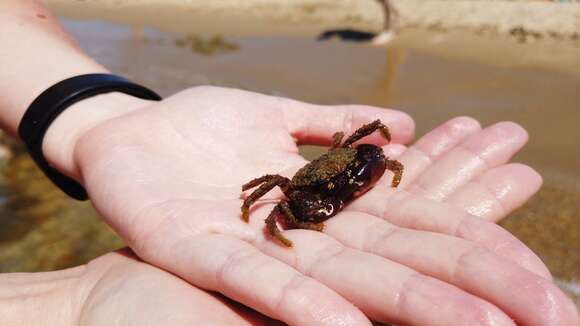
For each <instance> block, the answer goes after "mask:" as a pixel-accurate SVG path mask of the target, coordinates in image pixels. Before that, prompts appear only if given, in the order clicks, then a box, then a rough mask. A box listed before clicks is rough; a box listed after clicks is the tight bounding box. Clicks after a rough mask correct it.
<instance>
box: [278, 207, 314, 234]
mask: <svg viewBox="0 0 580 326" xmlns="http://www.w3.org/2000/svg"><path fill="white" fill-rule="evenodd" d="M278 205H279V206H280V210H281V211H282V214H284V216H285V217H286V221H287V223H288V226H290V227H292V228H295V229H305V230H314V231H318V232H322V230H324V223H310V222H302V221H300V220H298V219H297V218H296V216H294V214H293V213H292V211H291V210H290V206H289V205H288V203H287V202H285V201H283V202H280V204H278Z"/></svg>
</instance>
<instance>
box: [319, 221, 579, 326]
mask: <svg viewBox="0 0 580 326" xmlns="http://www.w3.org/2000/svg"><path fill="white" fill-rule="evenodd" d="M325 233H326V234H329V235H330V236H332V237H333V238H335V239H337V240H338V241H340V242H341V243H342V244H344V245H345V246H347V247H350V248H353V249H357V250H361V251H364V252H368V253H372V254H375V255H378V256H381V257H384V258H386V259H389V260H391V261H394V262H397V263H400V264H401V265H404V266H408V267H410V268H412V269H414V270H416V271H417V272H420V273H422V274H424V275H428V276H431V277H434V278H437V279H439V280H442V281H444V282H447V283H450V284H453V285H455V286H457V287H459V288H461V289H464V290H467V291H469V292H470V293H471V294H473V295H475V296H477V297H480V298H482V299H485V300H487V301H489V302H491V303H492V304H494V305H496V306H498V307H499V308H501V309H502V310H503V311H504V312H507V313H509V315H510V317H512V318H513V319H515V320H517V321H518V322H519V323H521V324H525V325H548V324H550V323H551V322H552V320H551V318H552V317H551V316H550V311H548V310H547V309H546V307H553V308H555V309H558V310H560V311H559V313H562V314H563V315H565V314H566V311H565V308H566V307H567V306H568V302H567V301H568V300H567V299H566V297H565V296H564V295H563V293H562V292H561V291H560V290H559V289H558V288H557V287H556V286H555V285H554V284H553V283H552V282H550V281H549V280H546V279H544V278H542V277H540V276H538V275H536V274H534V273H531V272H529V271H528V270H525V269H523V268H521V267H520V266H518V265H517V264H515V263H514V262H512V261H510V260H508V259H505V258H501V257H499V256H497V255H496V254H494V253H492V252H491V251H489V250H487V249H486V248H484V247H482V246H480V245H477V244H475V243H473V242H470V241H466V240H463V239H459V238H455V237H451V236H446V235H442V234H437V233H432V232H423V231H415V230H409V229H404V228H399V227H396V226H394V225H392V224H389V223H387V222H385V221H383V220H382V219H379V218H377V217H374V216H371V215H368V214H363V213H354V212H345V213H343V214H339V215H337V216H336V217H334V218H333V219H331V220H329V221H328V222H327V223H326V228H325ZM487 284H493V286H487ZM506 293H509V295H506ZM554 298H555V299H556V301H557V302H552V300H554Z"/></svg>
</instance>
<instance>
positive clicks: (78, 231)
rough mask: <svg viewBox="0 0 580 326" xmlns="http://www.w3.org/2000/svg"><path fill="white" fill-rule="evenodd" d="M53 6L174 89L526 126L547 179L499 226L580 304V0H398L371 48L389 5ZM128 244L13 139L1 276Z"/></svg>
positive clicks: (120, 65) (101, 45) (83, 39)
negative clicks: (210, 88) (385, 36)
mask: <svg viewBox="0 0 580 326" xmlns="http://www.w3.org/2000/svg"><path fill="white" fill-rule="evenodd" d="M46 2H47V3H48V4H49V5H50V7H51V8H52V9H53V10H54V11H55V12H56V13H57V14H58V15H59V16H60V17H61V20H62V22H63V24H64V26H65V28H66V29H67V30H68V31H69V32H70V33H72V35H73V36H74V37H75V38H76V40H77V41H78V42H79V43H80V45H81V47H82V48H83V49H85V50H86V51H87V52H88V53H89V54H90V55H91V56H92V57H94V58H96V59H97V60H98V61H99V62H101V63H102V64H104V65H105V66H107V67H108V68H109V69H111V70H112V71H113V72H115V73H118V74H121V75H125V76H128V77H130V78H132V79H134V80H136V81H137V82H139V83H142V84H144V85H146V86H148V87H151V88H152V89H154V90H156V91H158V92H160V93H161V94H163V95H169V94H171V93H173V92H176V91H178V90H181V89H183V88H186V87H190V86H196V85H216V86H226V87H236V88H241V89H246V90H251V91H256V92H261V93H266V94H274V95H278V96H286V97H291V98H296V99H299V100H303V101H309V102H314V103H320V104H345V103H361V104H370V105H376V106H383V107H391V108H396V109H399V110H403V111H405V112H408V113H409V114H411V115H412V116H413V117H414V118H415V120H416V122H417V127H418V129H417V135H418V136H420V135H422V134H423V133H425V132H426V131H428V130H430V129H431V128H433V127H435V126H436V125H438V124H440V123H442V122H444V121H446V120H448V119H449V118H451V117H454V116H457V115H470V116H473V117H475V118H477V119H479V120H480V121H481V122H482V123H483V124H484V125H487V124H491V123H494V122H497V121H501V120H512V121H515V122H517V123H519V124H521V125H523V126H524V127H525V128H526V129H527V130H528V131H529V133H530V142H529V144H528V145H527V146H526V148H525V149H524V151H522V153H521V154H519V155H518V156H517V157H516V158H515V161H519V162H523V163H525V164H528V165H531V166H532V167H534V168H535V169H537V170H538V171H540V173H541V174H542V175H543V176H544V180H545V183H544V186H543V187H542V189H541V190H540V192H539V193H538V194H537V195H536V196H535V197H534V198H533V199H532V200H531V201H530V202H529V203H527V204H526V205H525V206H524V207H523V208H521V209H519V210H517V211H516V212H514V213H512V214H511V215H510V216H509V217H508V218H507V219H505V220H504V221H503V222H502V223H501V224H502V226H504V227H505V228H507V229H508V230H509V231H511V232H513V233H514V234H515V235H516V236H517V237H519V238H520V239H522V240H523V241H524V242H525V243H526V244H527V245H528V246H530V247H531V248H532V249H533V250H534V251H535V252H536V253H537V254H538V255H539V256H540V257H541V258H542V259H543V260H544V262H546V264H547V265H548V267H549V268H550V270H551V271H552V273H553V274H554V276H555V278H556V281H557V283H558V285H559V286H560V287H561V288H562V289H563V290H564V291H565V292H566V293H567V294H568V295H570V296H571V297H572V298H573V299H574V300H575V302H576V304H577V305H578V306H579V307H580V146H578V143H579V141H580V131H579V130H578V128H579V126H580V1H578V0H575V1H524V0H521V1H500V0H480V1H477V0H456V1H455V0H446V1H439V0H423V1H421V0H399V1H392V5H393V7H394V8H396V12H397V13H398V15H397V19H396V33H395V34H393V35H394V37H393V38H392V40H390V42H388V43H386V44H382V45H373V44H372V43H371V42H369V40H370V39H372V36H373V35H374V34H376V33H380V32H381V31H382V29H383V25H384V23H383V21H384V13H383V9H382V8H381V6H380V3H379V2H378V1H375V0H293V1H284V0H271V1H263V0H244V1H235V0H229V1H228V0H222V1H201V0H189V1H185V0H166V1H163V0H139V1H137V0H133V1H130V0H125V1H123V0H100V1H97V0H94V1H90V0H85V1H73V0H49V1H46ZM324 32H327V34H326V35H327V36H328V35H330V36H331V37H329V38H328V39H326V40H324V41H321V40H318V37H319V36H320V35H321V34H323V33H324ZM328 32H330V33H328ZM320 150H321V149H319V148H313V147H308V148H303V153H304V154H305V155H306V156H308V157H313V156H315V155H317V153H319V152H320ZM122 246H123V243H122V241H121V240H120V239H119V238H117V237H116V236H115V235H114V234H113V233H112V232H111V231H110V229H109V228H108V227H107V226H105V225H104V224H103V223H102V222H100V221H99V219H98V217H97V216H96V213H95V212H94V211H93V209H92V208H91V207H90V205H89V204H87V203H80V202H76V201H73V200H70V199H68V198H66V197H65V196H64V195H63V194H62V193H61V192H60V191H59V190H57V189H56V188H55V187H54V186H52V184H50V183H49V182H48V181H47V179H45V178H44V176H43V175H42V174H41V173H40V172H39V171H38V170H37V169H36V167H35V166H34V164H33V163H32V161H31V160H30V159H29V157H28V156H27V155H26V154H25V152H24V151H23V149H22V147H21V146H20V145H19V144H16V143H14V142H11V141H10V140H8V139H6V137H4V136H3V135H0V272H17V271H18V272H23V271H26V272H31V271H48V270H54V269H62V268H66V267H70V266H74V265H78V264H81V263H84V262H86V261H88V260H90V259H92V258H94V257H96V256H98V255H101V254H104V253H106V252H108V251H110V250H112V249H116V248H120V247H122Z"/></svg>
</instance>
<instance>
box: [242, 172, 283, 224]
mask: <svg viewBox="0 0 580 326" xmlns="http://www.w3.org/2000/svg"><path fill="white" fill-rule="evenodd" d="M260 183H261V185H260V187H259V188H258V189H256V190H255V191H254V192H253V193H251V194H250V195H249V196H248V197H247V198H246V199H245V200H244V203H243V204H242V219H243V220H244V221H245V222H248V221H249V220H250V206H252V204H254V203H255V202H256V201H257V200H258V199H260V198H261V197H262V196H264V195H265V194H266V193H268V192H269V191H270V190H272V189H273V188H274V187H276V186H279V187H280V188H281V189H282V191H283V192H286V191H287V190H288V187H289V186H290V179H288V178H286V177H283V176H281V175H265V176H263V177H260V178H257V179H254V180H252V181H250V182H248V183H246V184H245V185H243V186H242V190H247V189H250V188H252V187H255V186H257V185H259V184H260Z"/></svg>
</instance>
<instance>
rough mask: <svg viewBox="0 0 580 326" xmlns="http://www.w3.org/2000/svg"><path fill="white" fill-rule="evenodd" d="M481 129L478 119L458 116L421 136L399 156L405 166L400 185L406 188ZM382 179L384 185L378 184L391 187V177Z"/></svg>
mask: <svg viewBox="0 0 580 326" xmlns="http://www.w3.org/2000/svg"><path fill="white" fill-rule="evenodd" d="M479 130H481V126H480V125H479V122H477V120H474V119H472V118H469V117H458V118H454V119H451V120H449V121H447V122H446V123H444V124H442V125H440V126H439V127H437V128H435V129H434V130H432V131H431V132H429V133H427V134H426V135H425V136H423V137H421V139H419V140H418V141H417V142H416V143H415V144H414V145H413V146H411V147H409V149H407V150H406V151H405V153H403V155H401V156H400V157H399V158H397V159H398V160H399V161H400V162H401V163H403V165H404V166H405V172H404V176H403V179H402V180H401V184H400V185H399V187H400V188H404V187H405V186H406V185H408V184H410V183H412V182H413V181H414V180H415V179H416V178H417V177H418V176H419V175H420V174H421V173H423V171H425V170H426V169H427V168H428V167H429V166H430V165H431V164H433V162H434V161H436V160H437V159H439V158H440V157H441V156H442V155H444V154H446V153H447V152H449V151H450V150H451V149H452V148H454V147H455V146H456V145H457V144H458V143H460V142H461V141H462V140H464V139H465V138H466V137H468V136H469V135H472V134H474V133H476V132H478V131H479ZM385 180H386V182H385ZM381 181H382V183H384V185H377V186H385V185H386V188H390V184H391V181H390V178H383V179H382V180H381Z"/></svg>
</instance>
